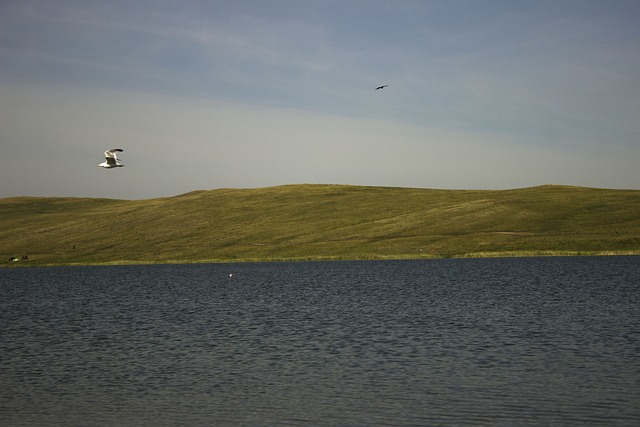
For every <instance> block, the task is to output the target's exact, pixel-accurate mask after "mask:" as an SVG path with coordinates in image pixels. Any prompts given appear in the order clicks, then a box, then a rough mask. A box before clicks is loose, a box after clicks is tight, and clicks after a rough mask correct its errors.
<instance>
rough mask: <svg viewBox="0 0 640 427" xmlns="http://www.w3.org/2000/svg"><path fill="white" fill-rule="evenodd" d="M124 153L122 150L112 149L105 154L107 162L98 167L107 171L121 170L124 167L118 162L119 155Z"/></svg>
mask: <svg viewBox="0 0 640 427" xmlns="http://www.w3.org/2000/svg"><path fill="white" fill-rule="evenodd" d="M122 151H124V150H123V149H122V148H112V149H110V150H107V151H105V152H104V158H105V161H104V162H102V163H100V164H99V165H98V166H100V167H101V168H105V169H111V168H121V167H123V166H124V165H123V164H122V163H120V161H119V160H118V156H117V153H120V152H122Z"/></svg>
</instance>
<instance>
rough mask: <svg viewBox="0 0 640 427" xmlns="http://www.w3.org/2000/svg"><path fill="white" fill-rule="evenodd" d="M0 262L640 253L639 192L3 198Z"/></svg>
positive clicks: (337, 189)
mask: <svg viewBox="0 0 640 427" xmlns="http://www.w3.org/2000/svg"><path fill="white" fill-rule="evenodd" d="M0 221H1V222H0V223H1V224H2V227H0V256H2V260H0V265H2V266H5V267H7V266H27V265H31V266H36V265H84V264H127V263H172V262H181V263H182V262H185V263H188V262H218V261H221V262H222V261H275V260H321V259H385V258H421V257H424V258H428V257H489V256H537V255H601V254H640V191H639V190H608V189H593V188H583V187H566V186H552V185H546V186H540V187H533V188H524V189H516V190H497V191H485V190H430V189H412V188H387V187H358V186H346V185H287V186H280V187H270V188H261V189H219V190H211V191H194V192H191V193H187V194H183V195H179V196H175V197H168V198H158V199H149V200H114V199H87V198H58V197H45V198H34V197H13V198H5V199H0Z"/></svg>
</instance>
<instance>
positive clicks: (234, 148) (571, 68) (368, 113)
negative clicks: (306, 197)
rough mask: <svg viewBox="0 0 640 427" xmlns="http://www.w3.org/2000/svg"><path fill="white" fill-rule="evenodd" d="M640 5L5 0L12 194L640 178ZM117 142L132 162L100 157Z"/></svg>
mask: <svg viewBox="0 0 640 427" xmlns="http://www.w3.org/2000/svg"><path fill="white" fill-rule="evenodd" d="M639 20H640V2H638V1H637V0H609V1H602V0H549V1H547V0H532V1H519V0H393V1H389V0H281V1H280V0H255V1H252V0H246V1H245V0H237V1H229V0H136V1H135V2H132V1H129V0H77V1H76V0H0V143H1V148H2V152H1V155H0V197H11V196H60V197H107V198H120V199H149V198H156V197H169V196H174V195H178V194H183V193H186V192H189V191H193V190H210V189H217V188H260V187H268V186H275V185H285V184H303V183H306V184H349V185H371V186H388V187H413V188H440V189H510V188H522V187H530V186H536V185H544V184H559V185H576V186H587V187H600V188H619V189H640V167H639V163H640V162H639V160H640V25H638V21H639ZM380 85H388V87H386V88H384V89H382V90H374V89H375V88H376V87H377V86H380ZM110 148H122V149H123V150H124V152H122V153H121V154H120V159H121V160H122V162H123V163H124V164H125V165H126V166H125V167H123V168H116V169H110V170H107V169H103V168H97V167H96V166H97V164H98V163H101V162H102V161H103V160H104V158H103V157H104V156H103V152H104V151H105V150H106V149H110Z"/></svg>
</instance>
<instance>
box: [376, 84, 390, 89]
mask: <svg viewBox="0 0 640 427" xmlns="http://www.w3.org/2000/svg"><path fill="white" fill-rule="evenodd" d="M387 86H389V85H382V86H378V87H377V88H376V89H375V90H378V89H384V88H385V87H387Z"/></svg>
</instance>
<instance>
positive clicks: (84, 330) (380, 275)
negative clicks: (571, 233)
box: [0, 256, 640, 426]
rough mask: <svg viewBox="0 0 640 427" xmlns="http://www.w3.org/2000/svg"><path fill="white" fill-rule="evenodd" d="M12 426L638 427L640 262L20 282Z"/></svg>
mask: <svg viewBox="0 0 640 427" xmlns="http://www.w3.org/2000/svg"><path fill="white" fill-rule="evenodd" d="M0 328H1V329H0V425H3V426H115V425H118V426H177V425H188V426H213V425H215V426H426V425H444V426H446V425H452V426H453V425H467V426H488V425H497V426H513V425H524V426H527V425H529V426H554V425H555V426H584V425H600V426H612V425H620V426H637V425H640V257H637V256H628V257H558V258H555V257H554V258H504V259H439V260H407V261H353V262H352V261H335V262H299V263H298V262H297V263H234V264H191V265H139V266H99V267H51V268H16V269H2V270H0Z"/></svg>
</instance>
